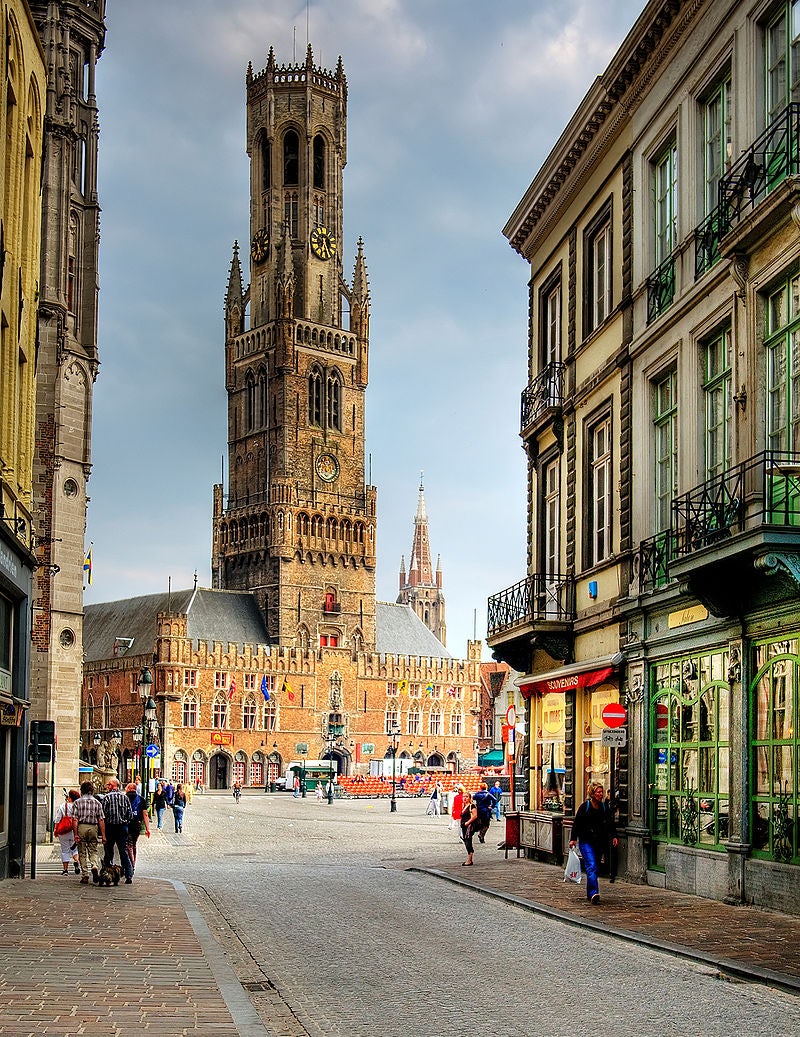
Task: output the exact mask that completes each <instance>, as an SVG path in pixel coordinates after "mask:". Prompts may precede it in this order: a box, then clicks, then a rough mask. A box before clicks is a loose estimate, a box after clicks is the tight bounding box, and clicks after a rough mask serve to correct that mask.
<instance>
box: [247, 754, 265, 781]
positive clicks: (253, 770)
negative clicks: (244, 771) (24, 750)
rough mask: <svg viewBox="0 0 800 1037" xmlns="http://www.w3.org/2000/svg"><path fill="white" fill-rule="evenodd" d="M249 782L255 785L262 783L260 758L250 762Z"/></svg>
mask: <svg viewBox="0 0 800 1037" xmlns="http://www.w3.org/2000/svg"><path fill="white" fill-rule="evenodd" d="M250 784H251V785H255V786H256V787H258V786H260V785H263V784H264V764H263V762H262V761H261V760H253V761H252V763H251V764H250Z"/></svg>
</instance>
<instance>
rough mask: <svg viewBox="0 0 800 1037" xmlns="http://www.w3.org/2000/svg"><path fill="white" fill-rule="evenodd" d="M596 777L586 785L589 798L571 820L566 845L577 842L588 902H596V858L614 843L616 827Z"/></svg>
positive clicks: (597, 898) (572, 844)
mask: <svg viewBox="0 0 800 1037" xmlns="http://www.w3.org/2000/svg"><path fill="white" fill-rule="evenodd" d="M603 797H604V792H603V786H602V785H601V784H600V782H599V781H593V782H591V784H590V785H589V798H588V799H587V800H586V802H585V803H581V805H580V806H579V807H578V809H577V812H576V813H575V820H574V821H573V822H572V838H571V839H570V841H569V845H570V846H575V845H576V844H577V847H578V849H579V850H580V854H581V857H582V858H583V866H584V868H585V869H586V898H587V900H589V901H590V903H592V904H599V903H600V888H599V884H598V881H597V868H598V865H599V864H600V858H601V857H602V855H603V854H604V853H605V852H606V850H607V849H608V848H609V847H614V849H616V847H617V829H616V825H615V824H614V814H613V812H612V811H611V808H610V807H609V805H608V804H607V803H606V802H605V800H604V798H603Z"/></svg>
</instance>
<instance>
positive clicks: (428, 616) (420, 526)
mask: <svg viewBox="0 0 800 1037" xmlns="http://www.w3.org/2000/svg"><path fill="white" fill-rule="evenodd" d="M397 600H398V602H399V603H400V604H402V605H410V606H411V608H412V609H413V610H414V611H415V612H416V614H417V615H418V616H419V618H420V619H421V620H422V622H423V623H424V624H425V626H426V627H428V629H429V630H432V631H433V633H434V634H435V635H436V637H437V638H438V639H439V640H440V641H441V642H442V644H443V645H446V644H447V624H446V622H445V616H444V592H443V590H442V566H441V561H440V559H439V558H437V559H436V576H435V579H434V573H433V567H432V565H431V545H430V541H429V540H428V513H427V511H426V510H425V490H424V488H423V485H422V479H421V478H420V483H419V500H418V502H417V512H416V515H415V516H414V542H413V544H412V545H411V562H410V564H409V566H408V574H406V560H405V557H403V558H402V559H401V561H400V593H399V594H398V596H397Z"/></svg>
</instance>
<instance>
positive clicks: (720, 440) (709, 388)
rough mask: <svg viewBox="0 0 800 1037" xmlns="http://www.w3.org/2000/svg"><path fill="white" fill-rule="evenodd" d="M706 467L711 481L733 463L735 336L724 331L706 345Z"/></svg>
mask: <svg viewBox="0 0 800 1037" xmlns="http://www.w3.org/2000/svg"><path fill="white" fill-rule="evenodd" d="M702 350H703V398H704V407H703V412H704V415H705V429H704V440H705V467H706V472H707V473H708V478H714V477H715V476H719V475H722V473H723V472H725V471H727V469H729V468H730V466H731V461H732V453H731V450H732V442H733V436H732V414H731V409H732V406H731V405H732V402H733V390H732V387H733V377H732V371H731V335H730V330H729V329H728V328H723V329H722V330H720V331H718V332H717V333H716V334H715V335H713V336H712V337H711V338H708V339H706V341H705V342H703V344H702Z"/></svg>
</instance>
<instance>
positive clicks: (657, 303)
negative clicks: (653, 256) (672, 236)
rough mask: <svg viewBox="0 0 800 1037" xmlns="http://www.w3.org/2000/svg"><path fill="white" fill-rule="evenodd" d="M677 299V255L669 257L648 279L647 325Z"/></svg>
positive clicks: (673, 254)
mask: <svg viewBox="0 0 800 1037" xmlns="http://www.w3.org/2000/svg"><path fill="white" fill-rule="evenodd" d="M674 298H675V253H674V252H673V253H672V254H671V255H669V256H667V258H666V259H665V260H664V262H663V263H659V265H658V266H657V267H656V268H655V270H654V271H653V272H652V274H651V275H650V276H649V277H648V278H647V323H648V324H651V323H652V322H653V321H654V320H655V319H656V317H660V316H661V314H662V313H663V312H664V310H666V309H667V307H669V306H671V305H672V300H673V299H674Z"/></svg>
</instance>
